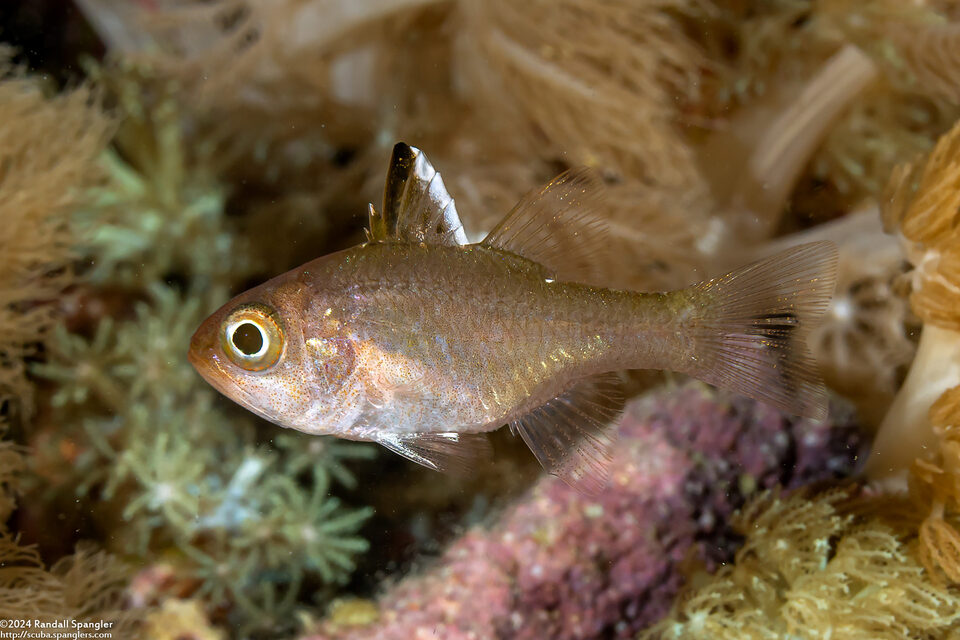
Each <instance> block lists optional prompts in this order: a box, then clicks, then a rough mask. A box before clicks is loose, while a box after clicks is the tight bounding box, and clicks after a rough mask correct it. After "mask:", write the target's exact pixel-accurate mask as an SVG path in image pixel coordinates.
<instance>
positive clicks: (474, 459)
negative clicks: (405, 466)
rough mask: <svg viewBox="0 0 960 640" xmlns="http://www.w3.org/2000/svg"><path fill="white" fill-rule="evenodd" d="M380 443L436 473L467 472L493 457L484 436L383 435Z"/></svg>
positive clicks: (379, 440) (464, 434) (437, 434)
mask: <svg viewBox="0 0 960 640" xmlns="http://www.w3.org/2000/svg"><path fill="white" fill-rule="evenodd" d="M378 442H379V443H380V444H381V445H383V446H384V447H386V448H387V449H390V450H391V451H393V452H394V453H398V454H400V455H401V456H403V457H404V458H407V459H408V460H412V461H413V462H416V463H417V464H422V465H423V466H425V467H427V468H428V469H433V470H434V471H461V472H462V471H468V470H470V469H472V468H474V467H475V466H476V465H477V464H479V463H482V462H483V461H485V460H488V459H489V458H491V457H492V452H493V450H492V448H491V447H490V441H489V440H488V439H487V436H486V434H483V433H456V432H448V433H411V434H404V435H396V434H389V435H383V436H381V437H380V438H379V439H378Z"/></svg>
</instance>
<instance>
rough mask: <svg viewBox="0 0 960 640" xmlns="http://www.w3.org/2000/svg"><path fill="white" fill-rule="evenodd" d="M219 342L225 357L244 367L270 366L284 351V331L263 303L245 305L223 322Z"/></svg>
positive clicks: (252, 369) (253, 369)
mask: <svg viewBox="0 0 960 640" xmlns="http://www.w3.org/2000/svg"><path fill="white" fill-rule="evenodd" d="M220 342H221V345H222V346H223V351H224V353H226V354H227V357H229V358H230V360H231V361H232V362H233V363H234V364H235V365H237V366H238V367H240V368H242V369H246V370H247V371H263V370H264V369H269V368H270V367H272V366H273V365H275V364H276V363H277V360H279V359H280V354H281V353H283V331H282V330H281V328H280V323H279V322H277V320H276V314H275V313H274V312H273V310H272V309H270V308H269V307H267V306H266V305H260V304H254V305H244V306H242V307H239V308H237V309H235V310H234V311H233V312H232V313H231V314H230V315H229V316H227V319H226V320H224V322H223V328H222V331H221V332H220Z"/></svg>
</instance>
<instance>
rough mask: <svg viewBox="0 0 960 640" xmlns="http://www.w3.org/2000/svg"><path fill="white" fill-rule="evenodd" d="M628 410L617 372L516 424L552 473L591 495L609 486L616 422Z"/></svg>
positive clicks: (586, 382)
mask: <svg viewBox="0 0 960 640" xmlns="http://www.w3.org/2000/svg"><path fill="white" fill-rule="evenodd" d="M622 408H623V397H622V392H621V389H620V383H619V379H618V378H617V377H616V375H615V374H604V375H601V376H595V377H593V378H589V379H587V380H584V381H582V382H580V383H579V384H578V385H577V386H575V387H573V388H572V389H570V390H569V391H567V392H566V393H564V394H562V395H559V396H557V397H556V398H554V399H553V400H551V401H550V402H548V403H546V404H545V405H543V406H541V407H538V408H537V409H534V410H533V411H532V412H530V413H528V414H527V415H525V416H523V417H521V418H519V419H517V420H515V421H514V422H512V423H511V425H510V428H511V429H512V430H513V431H514V432H519V433H520V436H521V437H522V438H523V441H524V442H526V443H527V446H528V447H530V450H531V451H532V452H533V455H535V456H536V458H537V460H539V461H540V464H541V465H543V468H544V469H546V470H547V472H549V473H551V474H553V475H555V476H557V477H559V478H560V479H561V480H563V481H564V482H566V483H567V484H569V485H570V486H571V487H573V488H574V489H576V490H577V491H580V492H581V493H584V494H587V495H596V494H598V493H600V491H601V490H602V489H603V488H604V486H606V484H607V478H608V476H609V473H610V461H611V451H612V448H613V444H614V442H615V440H616V424H615V422H614V421H615V420H616V418H617V416H618V415H619V413H620V411H621V410H622Z"/></svg>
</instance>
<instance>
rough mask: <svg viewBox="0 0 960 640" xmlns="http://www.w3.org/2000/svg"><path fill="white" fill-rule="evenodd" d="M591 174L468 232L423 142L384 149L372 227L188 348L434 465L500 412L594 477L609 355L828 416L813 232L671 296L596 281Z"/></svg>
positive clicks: (242, 393)
mask: <svg viewBox="0 0 960 640" xmlns="http://www.w3.org/2000/svg"><path fill="white" fill-rule="evenodd" d="M601 193H602V185H601V184H600V182H599V180H597V179H596V178H595V177H594V176H593V174H592V173H591V172H590V171H589V170H587V169H575V170H571V171H568V172H566V173H564V174H562V175H560V176H559V177H557V178H556V179H555V180H553V181H552V182H550V183H549V184H548V185H546V186H545V187H544V188H543V189H541V190H539V191H536V192H533V193H530V194H528V195H527V196H525V197H524V198H523V199H522V200H521V201H520V203H519V204H517V206H516V207H514V209H513V211H511V212H510V213H509V214H508V215H507V216H506V217H505V218H504V219H503V221H502V222H501V223H500V224H498V225H497V226H496V228H494V229H493V231H491V232H490V234H488V235H487V237H486V238H485V239H484V240H483V241H482V242H480V243H478V244H468V242H467V238H466V234H465V233H464V230H463V227H462V225H461V223H460V219H459V216H458V215H457V211H456V207H455V206H454V202H453V199H452V198H451V197H450V196H449V195H448V194H447V192H446V189H445V188H444V186H443V181H442V180H441V178H440V175H439V174H438V173H437V172H436V171H435V170H434V168H433V167H432V166H431V164H430V163H429V162H428V161H427V159H426V157H425V156H424V155H423V153H421V152H420V151H419V150H417V149H415V148H413V147H409V146H407V145H405V144H402V143H401V144H398V145H397V146H396V147H395V149H394V154H393V159H392V161H391V165H390V170H389V172H388V176H387V185H386V189H385V192H384V203H383V210H382V212H378V211H376V210H375V209H374V208H373V206H372V205H371V206H370V211H369V215H370V228H369V231H368V241H367V242H366V243H364V244H362V245H360V246H357V247H353V248H351V249H347V250H345V251H341V252H338V253H334V254H331V255H327V256H324V257H321V258H318V259H316V260H313V261H312V262H309V263H307V264H305V265H303V266H301V267H299V268H297V269H294V270H293V271H290V272H288V273H285V274H283V275H280V276H278V277H276V278H274V279H272V280H270V281H269V282H266V283H264V284H262V285H260V286H258V287H256V288H254V289H251V290H250V291H247V292H245V293H243V294H241V295H239V296H237V297H236V298H235V299H233V300H231V301H230V302H229V303H227V304H226V305H224V306H223V307H222V308H221V309H219V310H218V311H217V312H215V313H214V314H213V315H211V316H210V318H208V319H207V320H206V321H205V322H204V323H203V325H202V326H201V327H200V328H199V329H198V330H197V332H196V334H195V335H194V337H193V340H192V343H191V345H190V353H189V358H190V361H191V362H192V363H193V365H194V366H195V367H196V369H197V370H198V371H199V372H200V374H201V375H202V376H203V377H204V378H206V379H207V381H209V382H210V383H211V384H212V385H213V386H214V387H216V388H217V389H218V390H219V391H220V392H221V393H223V394H224V395H226V396H228V397H229V398H231V399H233V400H234V401H236V402H238V403H240V404H241V405H243V406H245V407H247V408H248V409H250V410H251V411H253V412H254V413H256V414H258V415H260V416H262V417H264V418H266V419H267V420H270V421H272V422H275V423H276V424H278V425H281V426H284V427H289V428H293V429H298V430H300V431H303V432H305V433H311V434H330V435H336V436H339V437H342V438H350V439H355V440H369V441H374V442H379V443H380V444H382V445H384V446H385V447H387V448H389V449H391V450H393V451H395V452H397V453H399V454H401V455H403V456H406V457H407V458H409V459H411V460H413V461H415V462H418V463H420V464H423V465H425V466H428V467H430V468H433V469H438V470H439V469H448V468H451V467H465V466H469V465H471V464H474V463H475V462H476V460H477V459H478V458H480V457H482V456H484V455H486V454H488V453H489V444H488V443H487V441H486V437H485V435H484V433H485V432H487V431H491V430H494V429H497V428H499V427H500V426H502V425H504V424H509V425H510V426H511V429H512V430H513V431H514V432H515V433H519V434H520V435H521V437H523V439H524V441H525V442H526V443H527V444H528V445H529V447H530V449H531V450H532V451H533V453H534V454H535V455H536V457H537V458H538V460H539V461H540V462H541V463H542V464H543V466H544V467H545V468H546V469H547V471H549V472H550V473H553V474H555V475H558V476H560V477H561V478H563V479H564V480H565V481H566V482H568V483H570V484H571V485H573V486H575V487H577V488H578V489H580V490H582V491H584V492H587V493H592V492H597V491H599V490H601V489H602V487H603V486H604V483H605V481H606V473H607V471H606V470H607V466H608V464H607V463H608V461H609V455H610V448H611V446H612V444H613V437H614V435H615V434H614V433H613V427H612V424H613V421H614V419H615V418H616V416H617V413H618V411H619V409H620V405H621V397H620V395H621V394H620V391H619V385H618V383H617V380H618V378H617V376H616V375H615V372H617V371H620V370H623V369H644V368H648V369H669V370H673V371H680V372H684V373H688V374H690V375H692V376H695V377H697V378H699V379H701V380H704V381H706V382H709V383H712V384H717V385H719V386H723V387H726V388H728V389H731V390H733V391H736V392H738V393H742V394H744V395H747V396H750V397H752V398H756V399H757V400H760V401H762V402H767V403H770V404H772V405H775V406H777V407H779V408H781V409H783V410H784V411H787V412H791V413H797V414H802V415H805V416H811V417H815V418H823V417H825V414H826V408H825V407H826V404H825V390H824V387H823V385H822V383H821V382H820V380H819V377H818V375H817V373H816V367H815V365H814V363H813V361H812V359H811V357H810V354H809V352H808V351H807V349H806V347H805V338H806V335H807V333H808V331H809V329H810V326H811V324H812V323H813V321H815V320H816V318H817V317H818V316H819V315H821V314H822V313H823V311H824V310H825V309H826V307H827V305H828V303H829V300H830V296H831V294H832V291H833V287H834V280H835V270H836V260H837V258H836V249H835V248H834V246H833V245H832V244H831V243H828V242H817V243H812V244H806V245H801V246H798V247H794V248H792V249H789V250H787V251H785V252H783V253H781V254H779V255H777V256H774V257H772V258H768V259H766V260H763V261H761V262H758V263H755V264H752V265H749V266H746V267H743V268H741V269H738V270H736V271H734V272H732V273H729V274H727V275H725V276H722V277H719V278H715V279H713V280H709V281H707V282H702V283H700V284H697V285H694V286H692V287H689V288H687V289H683V290H680V291H674V292H670V293H637V292H632V291H617V290H612V289H605V288H602V287H598V286H591V285H587V284H581V283H582V282H595V281H596V280H595V278H596V271H595V269H594V267H595V265H596V264H597V262H596V260H595V256H596V255H597V253H598V252H600V251H603V250H604V248H605V242H604V233H605V229H604V226H603V222H602V220H601V219H600V218H598V217H596V216H595V215H593V214H592V213H591V210H592V208H593V207H595V206H596V203H597V202H598V201H599V198H600V196H601Z"/></svg>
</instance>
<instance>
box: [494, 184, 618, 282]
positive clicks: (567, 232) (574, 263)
mask: <svg viewBox="0 0 960 640" xmlns="http://www.w3.org/2000/svg"><path fill="white" fill-rule="evenodd" d="M602 202H603V182H602V181H601V180H600V178H599V177H598V176H597V174H596V173H595V172H594V171H593V170H591V169H589V168H587V167H580V168H577V169H570V170H569V171H566V172H564V173H562V174H560V175H559V176H557V177H556V178H554V179H553V180H552V181H551V182H550V183H549V184H547V185H546V186H545V187H543V188H541V189H540V190H538V191H531V192H530V193H528V194H526V195H525V196H524V197H523V198H522V199H521V200H520V202H518V203H517V205H516V206H515V207H514V208H513V210H512V211H510V213H509V214H507V216H506V217H505V218H504V219H503V220H501V221H500V223H499V224H497V226H496V227H494V228H493V230H492V231H491V232H490V233H489V234H488V235H487V237H486V238H484V240H483V243H482V244H483V245H484V246H487V247H492V248H495V249H501V250H503V251H510V252H511V253H515V254H517V255H520V256H523V257H524V258H527V259H528V260H532V261H534V262H537V263H539V264H541V265H543V266H544V267H546V268H547V269H548V270H549V271H550V272H552V273H553V274H554V276H555V277H556V278H558V279H560V280H567V281H573V282H591V283H596V281H597V279H598V277H601V276H602V269H601V267H600V264H599V260H598V259H597V257H598V255H600V254H601V252H602V251H603V250H604V249H605V248H606V239H607V228H606V224H605V223H604V221H603V219H602V218H601V217H600V216H598V215H597V214H596V213H595V211H596V209H597V207H598V206H600V204H601V203H602Z"/></svg>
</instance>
